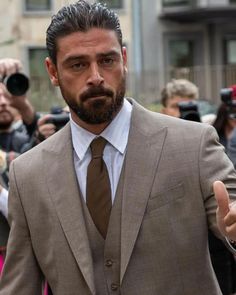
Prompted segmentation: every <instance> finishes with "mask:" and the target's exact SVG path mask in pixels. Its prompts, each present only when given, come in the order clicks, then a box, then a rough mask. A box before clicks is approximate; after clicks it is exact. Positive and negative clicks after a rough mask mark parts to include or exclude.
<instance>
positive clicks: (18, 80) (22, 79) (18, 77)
mask: <svg viewBox="0 0 236 295" xmlns="http://www.w3.org/2000/svg"><path fill="white" fill-rule="evenodd" d="M4 84H5V85H6V88H7V90H8V91H9V92H10V93H11V94H12V95H15V96H21V95H24V94H25V93H26V91H27V90H28V89H29V79H28V77H26V76H25V75H24V74H22V73H15V74H12V75H10V76H8V77H6V78H5V79H4Z"/></svg>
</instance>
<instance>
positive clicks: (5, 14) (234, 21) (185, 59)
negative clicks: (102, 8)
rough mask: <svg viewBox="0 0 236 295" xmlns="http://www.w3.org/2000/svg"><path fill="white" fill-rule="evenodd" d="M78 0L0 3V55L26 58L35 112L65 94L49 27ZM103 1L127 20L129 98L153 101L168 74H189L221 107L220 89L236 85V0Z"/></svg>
mask: <svg viewBox="0 0 236 295" xmlns="http://www.w3.org/2000/svg"><path fill="white" fill-rule="evenodd" d="M74 1H75V0H6V1H1V2H0V57H14V58H19V59H21V60H22V61H23V64H24V71H25V72H26V73H27V74H28V75H29V76H30V79H31V90H32V91H31V99H32V101H33V103H34V105H35V106H36V108H37V109H43V108H45V105H47V101H48V100H49V97H50V100H51V104H56V103H58V97H60V94H58V93H55V91H54V92H53V90H52V89H53V88H52V86H51V85H50V82H49V79H48V76H47V73H46V70H45V66H44V58H45V57H46V56H47V51H46V48H45V32H46V29H47V27H48V25H49V23H50V18H51V15H52V14H53V13H55V12H56V11H57V10H58V9H60V7H62V6H63V5H64V4H69V3H72V2H74ZM88 1H90V2H94V0H88ZM101 1H102V2H106V3H107V5H108V6H110V7H111V8H113V9H114V10H115V11H116V12H117V14H118V15H119V17H120V20H121V27H122V31H123V36H124V45H125V46H127V49H128V68H129V75H128V91H127V95H129V96H134V97H135V98H136V99H138V100H139V101H140V102H141V103H143V104H146V105H147V104H149V103H151V102H154V101H158V100H159V98H160V92H161V89H162V88H163V86H164V85H165V83H166V82H168V81H169V80H170V79H172V78H187V79H189V80H191V81H193V82H194V83H196V85H197V86H199V89H200V95H201V98H204V99H207V100H209V101H212V102H215V103H217V104H219V102H220V94H219V93H220V89H221V88H225V87H229V86H231V85H233V84H236V0H101ZM54 98H55V101H54ZM61 101H63V100H62V99H61Z"/></svg>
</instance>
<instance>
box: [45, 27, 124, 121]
mask: <svg viewBox="0 0 236 295" xmlns="http://www.w3.org/2000/svg"><path fill="white" fill-rule="evenodd" d="M126 62H127V59H126V49H125V48H122V49H121V47H120V44H119V42H118V39H117V36H116V34H115V32H114V31H112V30H104V29H97V28H93V29H90V30H89V31H88V32H86V33H84V32H75V33H72V34H70V35H68V36H65V37H62V38H60V39H58V40H57V65H56V66H55V65H54V64H53V63H52V62H51V60H50V59H46V66H47V69H48V72H49V75H50V78H51V81H52V83H53V84H54V85H55V86H60V89H61V93H62V95H63V97H64V99H65V101H66V103H67V104H68V105H69V107H70V110H71V114H72V118H73V119H74V120H75V121H76V122H77V123H78V124H80V125H81V123H83V122H85V123H86V124H91V125H94V124H101V123H109V122H110V121H111V120H112V118H114V116H115V115H116V114H117V113H118V111H119V110H120V108H121V106H122V103H123V100H124V95H125V80H126ZM82 125H83V124H82Z"/></svg>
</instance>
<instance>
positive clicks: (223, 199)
mask: <svg viewBox="0 0 236 295" xmlns="http://www.w3.org/2000/svg"><path fill="white" fill-rule="evenodd" d="M213 191H214V194H215V198H216V201H217V204H218V213H219V216H220V217H221V218H224V217H225V216H226V215H227V213H228V212H229V194H228V192H227V190H226V187H225V185H224V183H223V182H221V181H215V182H214V183H213Z"/></svg>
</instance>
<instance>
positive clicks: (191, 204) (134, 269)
mask: <svg viewBox="0 0 236 295" xmlns="http://www.w3.org/2000/svg"><path fill="white" fill-rule="evenodd" d="M131 103H132V104H133V113H132V120H131V128H130V133H129V140H128V146H127V152H126V159H125V167H123V168H124V171H123V173H124V181H123V186H122V196H121V198H122V205H121V214H120V237H119V239H120V245H119V247H120V261H119V282H118V286H119V288H118V289H116V290H113V293H114V294H116V292H120V293H121V294H122V295H137V294H142V295H144V294H145V295H146V294H148V295H157V294H158V295H189V294H191V295H199V294H201V295H208V294H211V295H219V294H221V292H220V290H219V287H218V285H217V281H216V279H215V276H214V273H213V270H212V266H211V262H210V256H209V251H208V238H207V229H208V227H209V228H211V229H212V230H213V231H214V232H215V234H219V233H218V231H217V228H216V222H215V208H216V202H215V199H214V196H213V191H212V183H213V181H214V180H222V181H224V182H225V183H226V185H227V188H228V190H229V193H230V197H231V198H235V188H236V184H235V179H236V178H235V177H236V176H235V171H234V169H233V165H232V164H231V162H230V161H229V159H228V158H227V156H226V155H225V153H224V150H223V147H222V146H221V145H219V144H218V143H217V136H216V133H215V131H214V129H213V128H212V127H210V126H207V125H205V124H200V123H194V122H189V121H184V120H180V119H175V118H171V117H168V116H164V115H161V114H157V113H152V112H149V111H147V110H145V109H144V108H142V107H141V106H140V105H138V104H137V103H136V102H135V101H133V100H132V101H131ZM10 174H11V177H10V197H9V220H10V224H11V231H10V237H9V243H8V251H7V259H6V265H5V268H4V272H3V276H2V278H1V281H0V295H15V294H18V295H32V294H36V295H39V294H41V293H40V292H41V291H40V286H41V281H42V278H43V277H46V279H47V280H48V282H49V284H50V286H51V288H52V291H53V294H54V295H65V294H66V295H78V294H81V295H91V294H92V295H95V294H97V290H96V284H95V275H94V265H93V257H92V252H91V248H90V241H89V237H88V232H87V228H86V222H85V218H84V215H83V206H82V204H81V196H80V193H79V186H78V183H77V179H76V173H75V171H74V164H73V149H72V143H71V132H70V125H67V126H66V127H65V128H64V129H62V130H61V131H59V132H57V133H56V134H55V135H54V136H52V137H50V138H49V139H48V140H46V141H45V142H44V143H42V144H40V145H38V146H37V147H35V148H34V149H32V150H31V151H29V152H27V153H25V154H23V155H22V156H20V157H19V158H18V159H16V160H15V161H14V162H13V164H12V167H11V172H10Z"/></svg>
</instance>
